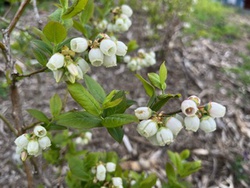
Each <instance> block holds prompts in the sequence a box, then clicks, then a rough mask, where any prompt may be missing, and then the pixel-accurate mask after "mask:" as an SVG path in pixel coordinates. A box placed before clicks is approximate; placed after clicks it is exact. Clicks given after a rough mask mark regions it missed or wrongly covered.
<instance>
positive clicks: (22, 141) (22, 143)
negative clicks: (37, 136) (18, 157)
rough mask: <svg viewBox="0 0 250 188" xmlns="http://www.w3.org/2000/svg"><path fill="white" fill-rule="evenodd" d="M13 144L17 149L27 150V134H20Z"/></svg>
mask: <svg viewBox="0 0 250 188" xmlns="http://www.w3.org/2000/svg"><path fill="white" fill-rule="evenodd" d="M14 142H15V144H16V145H17V147H19V148H22V149H23V148H27V145H28V143H29V137H28V135H27V134H22V135H20V136H19V137H17V138H16V139H15V141H14Z"/></svg>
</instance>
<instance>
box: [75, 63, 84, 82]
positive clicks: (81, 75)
mask: <svg viewBox="0 0 250 188" xmlns="http://www.w3.org/2000/svg"><path fill="white" fill-rule="evenodd" d="M76 67H77V71H78V75H77V76H76V78H78V79H83V73H82V69H81V68H80V67H79V66H78V65H77V66H76Z"/></svg>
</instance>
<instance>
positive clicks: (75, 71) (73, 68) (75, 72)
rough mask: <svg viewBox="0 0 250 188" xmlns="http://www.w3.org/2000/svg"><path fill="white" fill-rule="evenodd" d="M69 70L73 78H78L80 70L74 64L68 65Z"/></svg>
mask: <svg viewBox="0 0 250 188" xmlns="http://www.w3.org/2000/svg"><path fill="white" fill-rule="evenodd" d="M67 69H68V71H69V73H70V74H72V75H73V76H78V69H77V66H76V65H75V64H74V63H69V64H68V65H67Z"/></svg>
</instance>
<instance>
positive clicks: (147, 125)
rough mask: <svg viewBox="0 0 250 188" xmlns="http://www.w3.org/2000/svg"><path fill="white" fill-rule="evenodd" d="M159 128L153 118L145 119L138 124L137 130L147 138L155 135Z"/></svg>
mask: <svg viewBox="0 0 250 188" xmlns="http://www.w3.org/2000/svg"><path fill="white" fill-rule="evenodd" d="M157 130H158V125H157V122H155V121H153V120H151V119H149V120H143V121H141V122H140V123H139V124H138V125H137V132H138V133H139V134H140V135H142V136H144V137H146V138H148V137H151V136H153V135H154V134H155V133H156V132H157Z"/></svg>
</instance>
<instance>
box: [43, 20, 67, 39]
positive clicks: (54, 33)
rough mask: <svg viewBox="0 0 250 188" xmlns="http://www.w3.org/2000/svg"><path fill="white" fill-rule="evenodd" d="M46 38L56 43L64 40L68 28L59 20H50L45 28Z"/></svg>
mask: <svg viewBox="0 0 250 188" xmlns="http://www.w3.org/2000/svg"><path fill="white" fill-rule="evenodd" d="M43 33H44V35H45V36H46V38H47V39H48V40H49V41H50V42H53V43H55V44H58V43H60V42H62V41H63V40H64V39H65V38H66V36H67V30H66V28H65V27H64V26H63V25H62V24H60V23H59V22H55V21H50V22H48V23H47V25H45V27H44V28H43Z"/></svg>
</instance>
